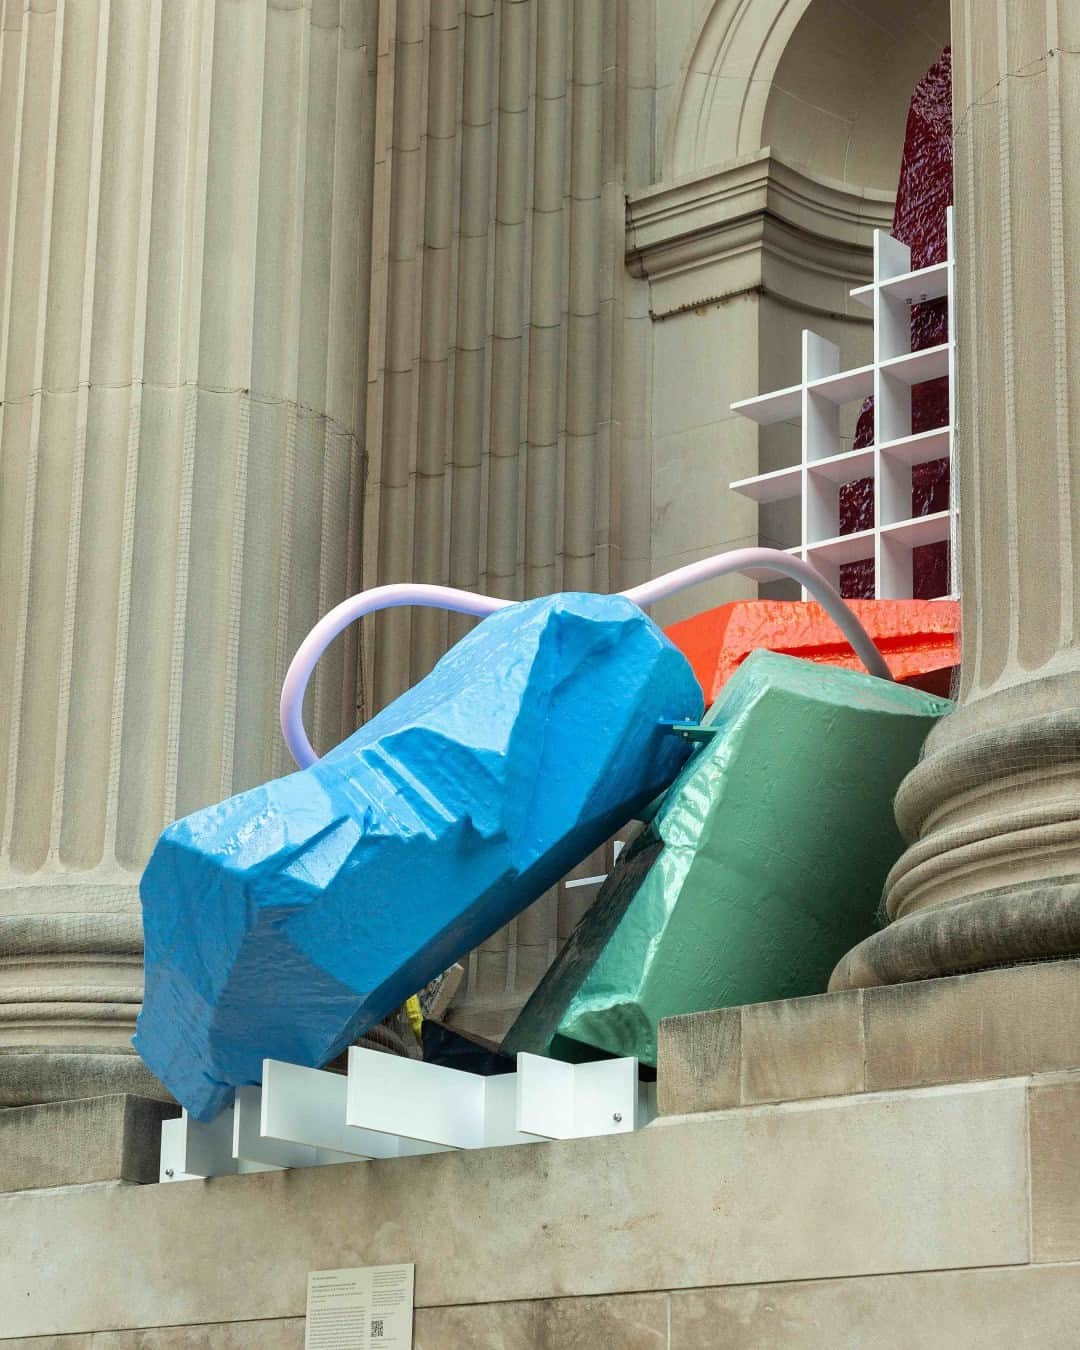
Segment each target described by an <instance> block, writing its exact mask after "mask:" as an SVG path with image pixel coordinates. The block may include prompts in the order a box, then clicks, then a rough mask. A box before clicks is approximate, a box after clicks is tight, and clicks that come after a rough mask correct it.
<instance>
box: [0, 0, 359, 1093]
mask: <svg viewBox="0 0 1080 1350" xmlns="http://www.w3.org/2000/svg"><path fill="white" fill-rule="evenodd" d="M377 18H378V7H377V6H376V5H374V4H372V5H368V4H365V3H363V2H362V0H269V2H268V3H267V0H241V2H240V3H235V2H229V0H6V4H4V6H3V19H2V32H0V380H2V386H3V388H2V400H3V404H2V408H0V418H2V421H0V755H2V756H3V758H2V760H0V766H2V767H0V1105H3V1106H8V1105H13V1104H20V1103H28V1102H35V1101H42V1100H48V1099H55V1098H66V1097H77V1096H86V1095H90V1094H93V1093H98V1092H102V1091H117V1090H134V1091H154V1090H155V1085H154V1083H153V1080H152V1079H151V1078H150V1076H149V1074H148V1073H147V1072H146V1071H145V1070H144V1069H143V1068H142V1066H141V1064H140V1062H139V1061H138V1060H137V1059H136V1057H135V1056H134V1054H133V1052H132V1051H131V1047H130V1044H129V1038H130V1035H131V1032H132V1029H133V1024H134V1017H135V1014H136V1012H137V1010H138V1003H139V1000H140V997H141V985H142V948H141V935H140V927H139V917H138V898H137V882H138V877H139V873H140V871H141V868H142V865H143V864H144V862H145V860H146V858H147V856H148V853H149V850H150V849H151V847H152V845H153V843H154V840H155V838H156V836H157V834H158V832H159V831H160V830H161V828H162V826H163V825H164V824H165V823H166V822H167V821H169V820H171V819H173V818H174V817H175V816H177V815H181V814H183V813H185V812H188V811H191V810H193V809H194V808H196V807H198V806H200V805H202V804H204V803H206V802H209V801H213V800H215V799H219V798H221V797H224V796H226V795H228V794H229V793H231V792H234V791H238V790H240V789H241V788H244V787H246V786H248V785H250V784H253V783H255V782H258V781H260V780H262V779H265V778H267V777H269V776H271V775H272V774H275V773H281V772H283V771H285V769H286V768H287V767H288V761H287V757H286V755H285V752H284V749H283V747H282V746H281V744H280V737H279V736H278V733H277V729H276V700H277V693H278V689H279V687H280V681H281V677H282V673H283V670H284V667H285V664H286V662H287V660H288V658H289V656H290V655H291V652H292V650H293V649H294V648H295V646H296V644H297V642H298V641H299V639H300V638H301V637H302V635H303V634H304V632H305V631H306V630H307V628H308V627H309V626H310V624H311V623H312V622H313V621H314V620H315V618H316V617H317V616H318V615H319V614H320V613H322V612H323V611H325V610H326V609H328V608H329V607H330V606H331V605H333V604H334V603H336V602H337V601H338V600H339V599H340V598H341V597H342V596H344V595H345V594H347V593H349V592H350V591H353V590H356V589H358V588H359V563H360V538H359V529H360V518H361V512H360V507H361V500H360V498H361V487H362V470H363V464H362V454H361V441H360V438H359V436H358V428H360V427H362V425H363V419H364V400H365V382H364V378H363V372H364V369H365V345H366V340H367V332H368V322H367V305H368V301H367V296H368V275H369V258H368V250H369V246H370V229H369V225H368V222H369V221H370V215H371V192H372V173H371V170H372V151H371V140H372V128H373V123H374V111H373V109H374V94H373V91H374V64H375V24H376V22H377ZM337 646H338V647H339V648H340V649H339V650H337V651H332V652H330V653H329V654H328V656H327V658H326V660H324V662H322V663H321V665H320V669H319V672H318V675H317V684H316V687H315V689H314V690H313V694H312V697H311V701H310V704H309V709H308V720H309V725H311V726H312V727H313V728H314V730H315V734H316V738H317V740H319V741H321V743H322V745H323V746H324V747H325V746H329V745H331V744H334V743H335V742H336V741H337V740H339V739H340V737H341V735H342V733H343V732H344V731H346V730H348V729H350V728H351V726H352V725H353V723H354V717H355V703H356V691H355V687H354V683H355V682H354V677H353V672H354V671H355V669H356V666H357V660H356V651H355V640H354V639H350V640H349V641H345V642H342V643H340V644H337Z"/></svg>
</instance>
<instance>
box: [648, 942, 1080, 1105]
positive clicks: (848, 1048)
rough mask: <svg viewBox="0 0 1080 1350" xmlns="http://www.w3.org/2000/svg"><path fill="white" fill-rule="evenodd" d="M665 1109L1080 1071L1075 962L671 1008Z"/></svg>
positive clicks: (662, 1043) (664, 1036) (661, 1094)
mask: <svg viewBox="0 0 1080 1350" xmlns="http://www.w3.org/2000/svg"><path fill="white" fill-rule="evenodd" d="M658 1050H659V1054H658V1064H657V1096H658V1102H659V1108H660V1114H661V1115H687V1114H693V1113H695V1112H699V1111H718V1110H724V1109H725V1108H728V1107H734V1106H753V1105H757V1104H759V1103H765V1102H779V1101H801V1100H806V1099H809V1098H813V1097H834V1096H840V1095H851V1094H858V1093H862V1092H887V1091H893V1090H895V1089H899V1088H911V1087H930V1086H934V1085H938V1084H945V1083H968V1082H979V1081H984V1080H987V1079H994V1078H1014V1077H1024V1076H1026V1075H1029V1074H1038V1073H1053V1072H1056V1071H1059V1070H1063V1069H1076V1068H1080V961H1054V962H1047V963H1043V964H1037V965H1027V966H1012V967H1009V968H1006V969H1001V970H986V971H980V972H978V973H977V974H971V975H957V976H952V977H949V978H946V979H937V980H922V981H919V982H917V983H913V984H897V985H888V986H882V987H878V988H872V989H851V990H844V991H842V992H839V993H832V994H815V995H813V996H812V997H809V998H794V999H781V1000H778V1001H777V1002H775V1003H754V1004H748V1005H746V1006H744V1007H737V1008H718V1009H716V1010H715V1011H711V1012H701V1013H690V1014H687V1015H686V1016H683V1017H670V1018H667V1019H665V1020H664V1021H663V1022H661V1023H660V1033H659V1040H658Z"/></svg>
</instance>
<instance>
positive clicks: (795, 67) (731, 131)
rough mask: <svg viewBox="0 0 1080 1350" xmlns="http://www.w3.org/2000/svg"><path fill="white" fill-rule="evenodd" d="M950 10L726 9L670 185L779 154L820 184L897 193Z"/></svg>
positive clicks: (686, 111)
mask: <svg viewBox="0 0 1080 1350" xmlns="http://www.w3.org/2000/svg"><path fill="white" fill-rule="evenodd" d="M948 38H949V5H948V0H911V3H908V4H904V5H897V4H896V3H895V0H714V2H713V3H712V5H711V6H710V7H709V8H708V10H707V12H706V13H705V15H704V17H703V19H702V21H701V26H700V29H699V31H698V33H697V37H696V39H695V40H694V42H693V44H692V46H691V48H690V50H689V52H688V54H687V57H686V61H685V65H684V68H683V71H682V74H681V77H680V82H679V85H678V86H677V89H676V94H675V99H674V104H673V107H674V111H673V114H672V118H671V123H670V127H669V132H668V136H667V141H666V150H665V164H664V177H665V179H670V178H681V177H684V176H686V175H690V174H695V173H698V172H700V171H701V170H703V169H705V168H708V167H713V166H716V165H719V164H723V163H727V162H729V161H731V160H732V159H736V158H738V157H739V156H742V155H747V154H753V153H756V152H757V151H760V150H761V149H762V148H764V147H765V146H769V147H770V148H771V149H772V150H773V152H774V153H776V154H777V155H778V156H779V157H780V158H781V159H784V160H787V161H788V162H791V163H795V164H799V165H801V166H803V167H804V168H806V169H808V170H809V171H810V172H811V173H812V174H813V175H814V176H815V177H827V178H832V179H837V180H840V181H842V182H846V183H849V184H851V185H852V186H855V185H858V186H864V187H874V188H879V189H885V190H888V191H892V190H894V188H895V184H896V173H897V171H898V168H899V162H900V149H901V146H902V143H903V135H904V124H905V118H906V114H907V107H908V101H909V99H910V97H911V90H912V88H913V87H914V85H915V83H916V81H917V80H918V79H919V77H920V76H921V75H922V74H923V73H924V71H925V70H926V69H927V67H928V66H929V65H930V64H931V63H932V62H933V61H934V60H935V59H936V58H937V56H938V55H939V54H940V52H941V49H942V47H943V46H944V45H945V44H946V42H948Z"/></svg>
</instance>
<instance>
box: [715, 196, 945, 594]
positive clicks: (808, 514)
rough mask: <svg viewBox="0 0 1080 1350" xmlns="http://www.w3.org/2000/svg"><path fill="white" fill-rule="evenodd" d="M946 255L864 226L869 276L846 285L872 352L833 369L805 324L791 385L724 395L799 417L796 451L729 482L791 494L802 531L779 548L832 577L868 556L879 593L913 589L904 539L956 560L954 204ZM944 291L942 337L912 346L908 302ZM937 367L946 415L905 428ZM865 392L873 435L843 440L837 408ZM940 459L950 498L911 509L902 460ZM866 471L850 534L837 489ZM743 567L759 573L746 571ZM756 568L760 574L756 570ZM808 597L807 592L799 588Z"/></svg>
mask: <svg viewBox="0 0 1080 1350" xmlns="http://www.w3.org/2000/svg"><path fill="white" fill-rule="evenodd" d="M946 232H947V241H948V242H947V257H946V260H945V262H941V263H935V264H933V265H932V266H930V267H924V268H921V269H919V270H917V271H914V272H913V271H912V270H911V251H910V249H909V248H908V246H907V245H906V244H902V243H901V242H900V241H899V240H898V239H894V238H893V237H892V235H890V234H886V233H885V232H884V231H883V230H876V231H875V232H874V279H873V281H872V282H871V283H870V284H869V285H867V286H859V287H857V288H856V289H855V290H853V291H852V292H851V294H852V296H853V297H855V298H856V299H857V300H859V301H860V302H861V303H863V304H865V305H867V306H868V307H869V308H871V309H872V310H873V315H874V359H873V361H872V362H871V363H870V364H869V365H866V366H859V367H857V368H856V369H855V370H846V371H842V370H841V369H840V350H839V348H838V347H837V346H836V345H835V344H834V343H832V342H828V341H826V339H825V338H822V337H819V336H818V334H817V333H812V332H810V331H809V330H808V329H804V330H803V335H802V379H801V381H800V382H799V383H798V384H797V385H792V386H790V387H789V388H787V389H779V390H777V391H775V392H774V393H771V394H761V395H759V396H758V397H757V398H750V399H744V400H743V401H742V402H739V403H733V404H732V405H731V407H732V411H733V412H738V413H741V414H742V415H743V416H744V417H749V418H751V419H752V420H753V421H755V422H757V423H758V424H759V425H761V426H770V425H773V424H775V423H777V422H794V421H795V420H796V419H798V421H799V422H800V423H801V431H802V435H801V458H800V461H799V463H797V464H793V465H791V466H790V467H789V468H786V469H775V470H773V471H772V472H771V473H763V474H757V475H755V476H754V477H753V478H742V479H739V480H738V481H737V482H734V483H732V484H731V487H732V489H733V490H734V491H735V492H739V493H742V495H743V496H745V497H751V498H752V499H753V500H754V501H756V502H777V501H784V500H787V499H789V498H801V501H802V532H801V541H800V543H798V544H797V545H796V546H795V547H794V548H791V549H789V550H788V552H789V553H794V554H797V555H798V556H799V557H801V558H804V559H806V560H807V561H808V562H810V563H812V564H813V565H814V566H815V567H817V569H818V570H819V571H820V572H822V573H823V574H824V575H825V576H826V577H827V578H828V579H829V581H831V582H832V583H833V585H834V586H837V587H838V586H839V581H840V568H841V567H842V566H843V565H844V564H845V563H850V562H858V561H860V560H861V559H863V558H870V557H872V558H873V559H874V594H875V596H876V597H877V598H878V599H896V600H902V599H908V598H910V596H911V593H912V549H914V548H917V547H919V546H920V545H922V544H930V543H938V542H941V541H943V540H948V541H949V543H950V554H951V557H950V571H951V575H952V576H953V577H954V578H955V577H956V575H957V571H956V540H957V520H956V496H957V494H956V491H955V485H956V478H955V473H954V471H953V421H954V414H953V391H954V389H955V383H956V381H955V365H956V338H955V318H954V314H955V309H954V303H953V290H954V287H953V278H954V270H955V269H954V263H953V224H952V209H951V208H950V209H949V212H948V215H947V220H946ZM943 296H944V297H946V298H947V300H948V340H947V341H946V342H943V343H941V345H940V346H937V347H927V348H924V349H923V350H921V351H916V352H913V351H912V350H911V306H912V305H916V304H921V303H923V302H924V301H929V300H938V299H940V298H942V297H943ZM942 376H947V377H948V380H949V420H948V423H947V424H946V425H945V426H943V427H935V428H934V429H933V430H932V431H923V432H920V433H918V434H914V435H913V434H912V430H911V389H912V386H913V385H917V384H922V383H924V382H925V381H927V380H934V379H939V378H941V377H942ZM870 394H872V395H873V396H874V442H873V444H872V445H870V446H867V447H865V448H863V449H859V450H846V451H845V450H843V449H842V448H841V440H840V421H839V418H840V408H841V406H842V405H844V404H846V403H855V402H861V401H862V400H863V399H865V398H866V397H867V396H869V395H870ZM946 456H947V457H948V459H949V466H950V493H949V499H950V503H951V505H950V507H949V509H948V510H947V511H939V512H936V513H935V514H933V515H926V516H912V514H911V471H912V469H913V467H914V466H915V465H918V464H925V463H928V462H929V461H931V460H935V459H944V458H945V457H946ZM861 478H872V479H873V483H874V525H873V528H872V529H868V530H861V531H859V532H858V533H855V534H844V535H842V534H841V533H840V489H841V487H842V486H843V485H844V484H845V483H852V482H855V481H857V480H858V479H861ZM748 575H757V574H756V573H748ZM762 575H764V574H762ZM803 596H804V598H806V592H805V591H804V592H803Z"/></svg>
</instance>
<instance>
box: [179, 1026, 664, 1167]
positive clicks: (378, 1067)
mask: <svg viewBox="0 0 1080 1350" xmlns="http://www.w3.org/2000/svg"><path fill="white" fill-rule="evenodd" d="M655 1114H656V1101H655V1092H654V1090H653V1088H652V1085H649V1084H639V1082H638V1063H637V1060H636V1059H608V1060H600V1061H598V1062H596V1063H592V1064H563V1063H562V1062H561V1061H558V1060H551V1059H545V1058H544V1057H543V1056H541V1055H526V1054H522V1055H518V1057H517V1071H516V1072H515V1073H508V1074H501V1075H498V1076H496V1077H491V1078H485V1077H481V1076H480V1075H478V1074H470V1073H464V1072H462V1071H461V1070H458V1069H448V1068H444V1067H442V1066H440V1065H435V1064H424V1063H421V1062H419V1061H417V1060H409V1059H402V1058H399V1057H398V1056H395V1055H386V1054H381V1053H380V1052H379V1051H376V1050H365V1049H362V1048H360V1047H358V1046H353V1047H352V1049H350V1051H349V1071H348V1076H347V1077H346V1076H345V1075H343V1074H336V1073H330V1072H328V1071H326V1070H324V1069H305V1068H302V1067H301V1066H300V1065H297V1064H285V1063H282V1062H281V1061H279V1060H271V1059H268V1060H264V1061H263V1082H262V1086H261V1087H244V1088H240V1089H238V1091H237V1093H236V1101H235V1103H234V1105H233V1106H230V1107H228V1108H227V1109H226V1110H225V1111H222V1112H221V1114H220V1115H218V1116H217V1117H216V1118H215V1119H214V1120H212V1121H211V1122H210V1123H209V1124H204V1123H203V1122H201V1121H198V1120H195V1119H193V1118H192V1117H191V1116H189V1115H188V1114H187V1112H186V1111H185V1112H184V1113H183V1114H182V1115H181V1116H179V1117H178V1118H176V1119H174V1120H167V1121H165V1123H164V1125H163V1127H162V1133H161V1165H160V1179H161V1180H162V1181H190V1180H194V1179H197V1178H205V1177H216V1176H225V1175H228V1174H232V1173H236V1172H261V1171H268V1170H278V1169H281V1168H286V1167H321V1166H326V1165H328V1164H331V1163H341V1162H362V1161H367V1160H369V1159H372V1158H399V1157H406V1156H409V1155H415V1154H420V1153H437V1152H441V1151H443V1150H446V1149H460V1148H493V1147H504V1146H507V1145H511V1144H528V1143H536V1142H539V1141H542V1140H550V1139H578V1138H583V1137H586V1136H588V1135H598V1134H620V1133H624V1132H626V1131H629V1130H634V1129H638V1128H640V1127H641V1126H643V1125H646V1124H648V1122H649V1121H650V1120H651V1119H652V1118H653V1116H655Z"/></svg>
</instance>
